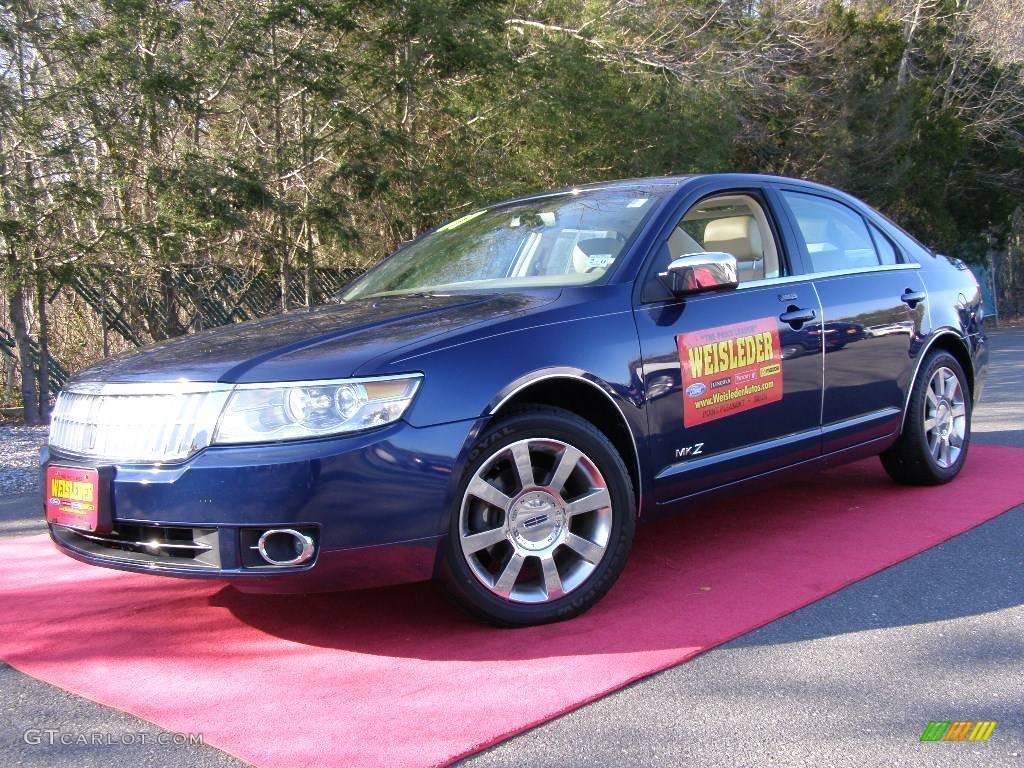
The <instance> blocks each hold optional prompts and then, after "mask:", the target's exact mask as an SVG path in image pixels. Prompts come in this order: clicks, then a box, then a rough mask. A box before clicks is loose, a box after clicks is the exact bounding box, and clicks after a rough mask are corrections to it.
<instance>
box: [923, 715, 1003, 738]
mask: <svg viewBox="0 0 1024 768" xmlns="http://www.w3.org/2000/svg"><path fill="white" fill-rule="evenodd" d="M995 729H996V721H995V720H978V721H974V720H954V721H952V722H950V721H949V720H932V721H931V722H930V723H928V727H927V728H925V729H924V733H922V734H921V741H988V737H989V736H991V735H992V731H994V730H995Z"/></svg>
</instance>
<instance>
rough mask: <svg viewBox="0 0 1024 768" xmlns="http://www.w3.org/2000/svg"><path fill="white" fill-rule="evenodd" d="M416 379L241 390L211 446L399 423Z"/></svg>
mask: <svg viewBox="0 0 1024 768" xmlns="http://www.w3.org/2000/svg"><path fill="white" fill-rule="evenodd" d="M420 379H421V376H420V374H409V375H406V376H397V377H393V378H380V379H339V380H337V381H295V382H282V383H279V384H240V385H238V386H237V387H235V389H234V391H233V392H232V393H231V398H230V399H229V400H228V403H227V405H226V406H225V407H224V411H223V413H221V416H220V422H219V423H218V425H217V434H216V436H215V437H214V440H213V441H214V443H260V442H267V441H272V440H297V439H300V438H304V437H320V436H323V435H336V434H341V433H344V432H355V431H357V430H360V429H369V428H371V427H379V426H382V425H384V424H390V423H391V422H393V421H398V419H400V418H402V414H403V413H405V409H406V408H408V407H409V403H411V402H412V398H413V396H414V395H415V394H416V390H417V389H418V388H419V385H420Z"/></svg>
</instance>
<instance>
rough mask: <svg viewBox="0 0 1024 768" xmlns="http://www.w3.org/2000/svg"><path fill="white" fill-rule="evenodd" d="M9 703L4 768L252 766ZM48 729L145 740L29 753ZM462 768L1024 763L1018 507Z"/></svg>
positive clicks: (1014, 346)
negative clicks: (955, 732)
mask: <svg viewBox="0 0 1024 768" xmlns="http://www.w3.org/2000/svg"><path fill="white" fill-rule="evenodd" d="M991 340H992V347H993V352H992V361H991V368H990V371H989V376H988V382H987V386H986V389H985V393H984V397H983V401H982V403H981V405H980V406H979V408H978V410H977V412H976V413H975V417H974V439H975V440H976V441H977V442H984V443H995V444H1001V445H1011V446H1017V447H1024V329H1017V330H997V331H993V332H992V333H991ZM2 459H3V456H2V455H0V461H2ZM1008 482H1019V483H1022V484H1024V467H1022V477H1020V478H1009V479H1008ZM37 509H38V501H37V498H36V496H35V494H30V495H24V496H22V497H12V496H8V497H7V498H6V499H2V500H0V536H11V535H23V534H26V533H31V532H33V531H36V530H39V523H38V519H37V517H38V513H37ZM0 701H2V707H0V710H2V711H0V764H2V765H4V766H40V767H43V766H46V767H47V768H49V767H51V766H93V765H95V766H110V767H111V768H122V767H123V768H134V767H135V766H171V765H174V766H177V765H189V766H196V767H197V768H223V767H227V766H243V765H244V763H242V762H240V761H238V760H235V759H234V758H232V757H230V756H228V755H225V754H224V753H222V752H220V751H218V750H216V749H213V748H210V747H195V746H193V747H169V746H166V747H165V746H152V745H149V744H144V743H143V741H144V740H146V741H148V740H151V739H152V738H154V737H155V736H156V734H158V733H159V732H160V729H158V728H156V727H155V726H153V725H151V724H149V723H146V722H145V721H142V720H139V719H137V718H135V717H132V716H130V715H126V714H124V713H121V712H118V711H117V710H113V709H110V708H108V707H104V706H101V705H99V704H95V703H93V702H90V701H88V700H86V699H83V698H81V697H79V696H76V695H74V694H71V693H67V692H65V691H62V690H60V689H59V688H55V687H53V686H50V685H47V684H46V683H42V682H39V681H37V680H34V679H32V678H30V677H27V676H25V675H22V674H21V673H19V672H17V671H15V670H13V669H11V668H10V667H7V666H6V665H2V664H0ZM964 719H966V720H979V719H986V720H997V721H998V725H997V726H996V729H995V731H994V732H993V734H992V736H991V738H990V739H989V741H987V742H984V743H979V742H935V743H922V742H921V741H920V737H921V733H922V731H923V730H924V728H925V726H927V724H928V722H929V721H931V720H964ZM48 728H49V729H56V728H59V729H61V730H62V731H63V732H65V733H74V732H104V733H110V734H113V736H114V737H113V739H112V740H113V741H115V742H122V741H134V743H133V744H129V745H125V744H123V743H116V744H114V745H110V746H91V745H90V746H65V745H62V744H60V743H59V741H58V742H57V743H54V744H49V743H47V738H46V737H45V735H43V736H42V737H40V738H39V739H35V738H32V737H31V736H30V740H32V741H37V740H38V741H40V742H41V743H38V744H34V743H26V739H25V732H26V731H29V730H30V729H48ZM196 730H198V731H201V730H202V724H201V723H197V724H196ZM143 733H144V734H147V736H146V737H143V736H141V735H140V734H143ZM268 737H270V738H279V737H280V734H271V733H268ZM461 765H463V766H466V767H467V768H491V767H494V768H497V767H499V766H501V767H505V766H508V767H512V766H515V767H516V768H520V767H521V766H536V767H537V768H542V767H545V766H551V767H552V768H554V767H555V766H558V768H570V767H572V766H658V765H665V766H683V765H690V766H729V768H738V767H740V766H780V767H782V766H785V767H794V768H795V767H796V766H809V767H813V768H823V767H824V766H835V767H836V768H839V767H840V766H857V767H858V768H860V767H861V766H924V765H927V766H984V767H985V768H989V767H992V768H995V767H998V766H1017V767H1018V768H1019V767H1021V766H1024V506H1022V507H1018V508H1016V509H1015V510H1012V511H1010V512H1007V513H1005V514H1003V515H1000V516H999V517H997V518H995V519H993V520H991V521H989V522H988V523H985V524H984V525H981V526H979V527H977V528H975V529H973V530H971V531H968V532H967V533H965V534H963V535H961V536H958V537H956V538H954V539H951V540H950V541H948V542H946V543H944V544H942V545H940V546H938V547H934V548H932V549H930V550H927V551H925V552H922V553H921V554H919V555H917V556H915V557H913V558H910V559H909V560H906V561H904V562H902V563H899V564H897V565H895V566H892V567H890V568H887V569H886V570H884V571H881V572H880V573H878V574H875V575H874V576H871V577H869V578H867V579H864V580H863V581H860V582H858V583H856V584H854V585H852V586H850V587H847V588H846V589H843V590H841V591H839V592H837V593H835V594H833V595H830V596H829V597H826V598H824V599H822V600H820V601H818V602H816V603H814V604H812V605H810V606H807V607H806V608H802V609H800V610H798V611H795V612H794V613H792V614H789V615H788V616H785V617H783V618H782V619H779V620H777V621H775V622H772V623H771V624H769V625H766V626H765V627H762V628H761V629H759V630H756V631H754V632H750V633H748V634H746V635H744V636H742V637H740V638H738V639H736V640H734V641H732V642H730V643H727V644H725V645H722V646H719V647H718V648H715V649H713V650H711V651H709V652H708V653H706V654H704V655H702V656H700V657H698V658H696V659H694V660H692V661H689V662H687V663H685V664H682V665H680V666H678V667H674V668H672V669H669V670H666V671H664V672H661V673H659V674H656V675H653V676H651V677H649V678H646V679H644V680H642V681H640V682H638V683H635V684H633V685H631V686H629V687H627V688H625V689H623V690H621V691H618V692H616V693H613V694H611V695H609V696H606V697H604V698H603V699H601V700H599V701H597V702H594V703H592V704H589V705H587V706H585V707H582V708H581V709H579V710H576V711H574V712H571V713H569V714H567V715H564V716H562V717H560V718H557V719H555V720H553V721H551V722H549V723H547V724H545V725H542V726H540V727H538V728H535V729H533V730H531V731H529V732H527V733H524V734H522V735H520V736H517V737H515V738H513V739H510V740H508V741H506V742H504V743H502V744H500V745H498V746H496V747H494V748H492V749H491V750H488V751H487V752H484V753H481V754H479V755H476V756H474V757H472V758H470V759H468V760H466V761H463V763H462V764H461Z"/></svg>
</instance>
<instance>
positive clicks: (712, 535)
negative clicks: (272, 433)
mask: <svg viewBox="0 0 1024 768" xmlns="http://www.w3.org/2000/svg"><path fill="white" fill-rule="evenodd" d="M1022 467H1024V451H1021V450H1018V449H1010V448H997V447H989V446H974V447H972V448H971V456H970V459H969V460H968V463H967V468H966V470H965V471H964V473H963V475H962V476H961V477H960V478H959V479H958V480H957V481H956V482H955V483H953V484H952V485H951V486H946V487H943V488H925V489H908V488H900V487H898V486H896V485H893V484H892V483H890V481H889V480H888V478H886V477H885V476H884V474H883V473H882V471H881V469H880V468H879V466H878V463H877V461H874V460H872V461H867V462H862V463H860V464H858V465H854V466H852V467H846V468H842V469H839V470H833V471H830V472H828V473H826V474H822V475H819V476H816V477H813V478H809V479H808V481H807V482H806V483H803V484H801V485H800V486H799V487H796V486H794V487H789V488H782V489H779V490H776V491H772V492H767V493H761V494H758V496H757V497H756V498H749V497H748V498H747V499H742V500H737V501H735V502H732V503H729V504H728V505H722V506H721V507H720V508H719V509H717V510H707V511H705V512H700V513H695V514H692V515H690V516H688V517H684V518H679V519H674V520H669V521H666V522H663V523H658V524H655V525H652V526H649V527H646V528H642V529H641V532H640V535H639V537H638V540H637V543H636V547H635V549H634V552H633V556H632V558H631V561H630V563H631V564H630V566H629V568H628V569H627V571H626V573H625V575H624V576H623V578H622V579H621V581H620V582H619V584H618V585H617V586H616V587H615V588H614V589H613V590H612V592H611V593H610V594H609V595H608V597H607V598H606V599H605V600H604V602H602V603H601V604H600V605H599V606H598V607H597V608H596V609H594V610H593V611H591V612H590V613H589V614H587V615H585V616H583V617H582V618H580V619H577V620H575V621H572V622H569V623H566V624H560V625H555V626H549V627H542V628H538V629H530V630H520V631H515V632H508V631H501V630H493V629H488V628H484V627H480V626H477V625H475V624H472V623H469V622H467V621H466V620H465V619H463V617H462V616H461V615H460V614H459V613H457V612H456V611H454V610H453V609H451V608H450V607H449V606H448V605H447V603H446V602H445V600H444V599H443V598H442V597H441V596H440V595H439V593H438V591H436V589H435V588H434V587H432V586H430V585H413V586H410V587H402V588H396V589H388V590H377V591H368V592H361V593H349V594H341V595H332V596H322V597H308V598H278V597H260V596H247V595H243V594H240V593H237V592H235V591H234V590H232V589H228V588H225V587H223V586H221V585H218V584H203V583H196V582H186V581H178V580H165V579H161V578H159V577H151V576H143V575H133V574H125V573H119V572H116V571H109V570H105V569H100V568H93V567H90V566H86V565H81V564H79V563H77V562H75V561H73V560H71V559H70V558H67V557H65V556H63V555H61V554H58V553H57V552H56V551H54V550H53V548H52V546H51V545H50V544H49V542H48V540H47V539H45V538H44V537H42V536H33V537H28V538H21V539H12V540H8V541H5V542H3V543H0V658H3V659H4V660H6V661H7V662H9V663H10V664H11V665H13V666H14V667H16V668H18V669H20V670H22V671H23V672H26V673H28V674H30V675H33V676H35V677H38V678H40V679H42V680H46V681H48V682H50V683H53V684H55V685H58V686H60V687H61V688H65V689H67V690H69V691H73V692H75V693H78V694H81V695H83V696H85V697H87V698H90V699H93V700H94V701H98V702H101V703H103V704H107V705H110V706H113V707H117V708H119V709H123V710H125V711H128V712H131V713H133V714H136V715H138V716H140V717H143V718H145V719H147V720H150V721H152V722H154V723H156V724H158V725H159V726H161V727H163V728H165V729H167V730H172V731H184V732H202V733H203V734H204V735H205V739H206V743H207V744H211V745H214V746H216V747H219V748H221V749H223V750H225V751H227V752H230V753H232V754H234V755H237V756H238V757H240V758H242V759H244V760H247V761H249V762H251V763H254V764H256V765H258V766H267V767H268V768H269V767H271V766H273V767H275V768H276V767H278V766H280V767H281V768H286V767H287V768H294V767H295V766H374V767H376V766H428V765H436V764H443V763H446V762H449V761H451V760H454V759H456V758H458V757H460V756H464V755H466V754H469V753H471V752H474V751H476V750H478V749H481V748H483V747H486V746H488V745H490V744H493V743H495V742H497V741H500V740H501V739H503V738H506V737H508V736H511V735H512V734H515V733H517V732H519V731H522V730H524V729H526V728H529V727H530V726H532V725H536V724H538V723H540V722H542V721H545V720H548V719H550V718H552V717H554V716H556V715H558V714H560V713H562V712H565V711H567V710H570V709H573V708H575V707H578V706H580V705H582V704H584V703H586V702H588V701H590V700H592V699H594V698H597V697H599V696H601V695H603V694H605V693H608V692H609V691H612V690H614V689H616V688H619V687H621V686H623V685H625V684H626V683H628V682H630V681H632V680H635V679H637V678H640V677H643V676H645V675H650V674H651V673H653V672H656V671H658V670H660V669H663V668H665V667H668V666H671V665H674V664H678V663H679V662H681V661H684V660H686V659H688V658H690V657H692V656H694V655H695V654H697V653H700V652H701V651H704V650H707V649H708V648H711V647H713V646H715V645H717V644H719V643H722V642H724V641H726V640H728V639H730V638H733V637H735V636H737V635H739V634H742V633H744V632H747V631H749V630H751V629H753V628H755V627H757V626H760V625H762V624H765V623H767V622H769V621H772V620H773V619H775V618H777V617H779V616H781V615H783V614H786V613H789V612H790V611H793V610H795V609H797V608H799V607H801V606H803V605H806V604H808V603H810V602H813V601H814V600H817V599H819V598H821V597H823V596H824V595H827V594H829V593H830V592H834V591H835V590H837V589H839V588H841V587H843V586H845V585H847V584H850V583H851V582H854V581H857V580H858V579H862V578H864V577H865V576H868V575H870V574H872V573H875V572H876V571H879V570H881V569H882V568H885V567H886V566H889V565H891V564H893V563H896V562H898V561H900V560H903V559H905V558H907V557H910V556H911V555H913V554H915V553H917V552H920V551H922V550H924V549H927V548H928V547H931V546H934V545H935V544H938V543H939V542H941V541H943V540H945V539H948V538H950V537H952V536H955V535H956V534H959V533H961V532H963V531H966V530H967V529H969V528H971V527H973V526H975V525H978V524H979V523H982V522H984V521H985V520H988V519H989V518H992V517H994V516H995V515H997V514H999V513H1000V512H1003V511H1004V510H1007V509H1009V508H1010V507H1012V506H1014V505H1015V504H1018V503H1021V502H1024V481H1022V479H1021V469H1022ZM954 576H955V574H951V577H954Z"/></svg>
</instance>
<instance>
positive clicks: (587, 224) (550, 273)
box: [342, 188, 671, 301]
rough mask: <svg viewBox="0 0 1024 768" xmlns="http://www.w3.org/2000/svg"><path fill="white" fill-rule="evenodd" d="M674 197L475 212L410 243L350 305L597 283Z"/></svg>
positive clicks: (601, 194) (584, 194) (625, 195)
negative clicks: (653, 215) (432, 294)
mask: <svg viewBox="0 0 1024 768" xmlns="http://www.w3.org/2000/svg"><path fill="white" fill-rule="evenodd" d="M669 191H671V190H668V189H665V190H654V189H650V188H629V189H622V188H619V189H604V190H588V191H578V192H567V193H564V194H559V195H552V196H550V197H544V198H538V199H534V200H527V201H524V202H520V203H511V204H508V205H501V206H497V207H495V208H491V209H484V210H480V211H475V212H473V213H470V214H467V215H465V216H463V217H461V218H458V219H455V220H453V221H450V222H448V223H447V224H445V225H443V226H441V227H438V228H437V229H436V230H435V231H434V232H432V233H430V234H429V235H426V236H425V237H423V238H422V239H420V240H416V241H414V242H412V243H410V244H409V245H408V246H407V247H405V248H404V249H402V250H400V251H398V252H397V253H395V254H394V255H393V256H391V257H390V258H389V259H387V260H385V261H384V262H383V263H382V264H381V265H380V266H379V267H377V268H376V269H374V270H373V271H371V272H369V273H367V274H366V275H365V276H364V277H363V278H362V279H360V280H358V281H357V282H356V283H355V284H354V285H353V286H352V287H351V288H350V289H349V290H348V291H347V292H346V293H345V294H344V295H343V296H342V299H343V300H344V301H351V300H353V299H365V298H371V297H375V296H392V295H399V294H404V293H425V292H436V291H455V290H477V289H501V288H520V287H530V288H533V287H544V286H559V285H583V284H585V283H592V282H594V281H596V280H598V279H600V278H601V276H602V275H604V274H605V272H607V271H608V269H609V268H610V267H611V266H612V264H613V263H614V262H615V259H616V258H617V257H618V256H619V254H620V253H621V252H622V249H623V246H624V245H625V244H626V243H627V242H628V241H629V239H630V238H631V237H632V235H633V233H634V232H636V230H637V229H638V228H639V227H640V224H641V223H642V222H643V221H644V219H645V218H646V217H647V215H648V214H649V213H650V212H651V210H653V209H654V208H655V207H657V202H658V201H659V200H660V199H661V196H662V195H663V194H667V193H668V192H669Z"/></svg>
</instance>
